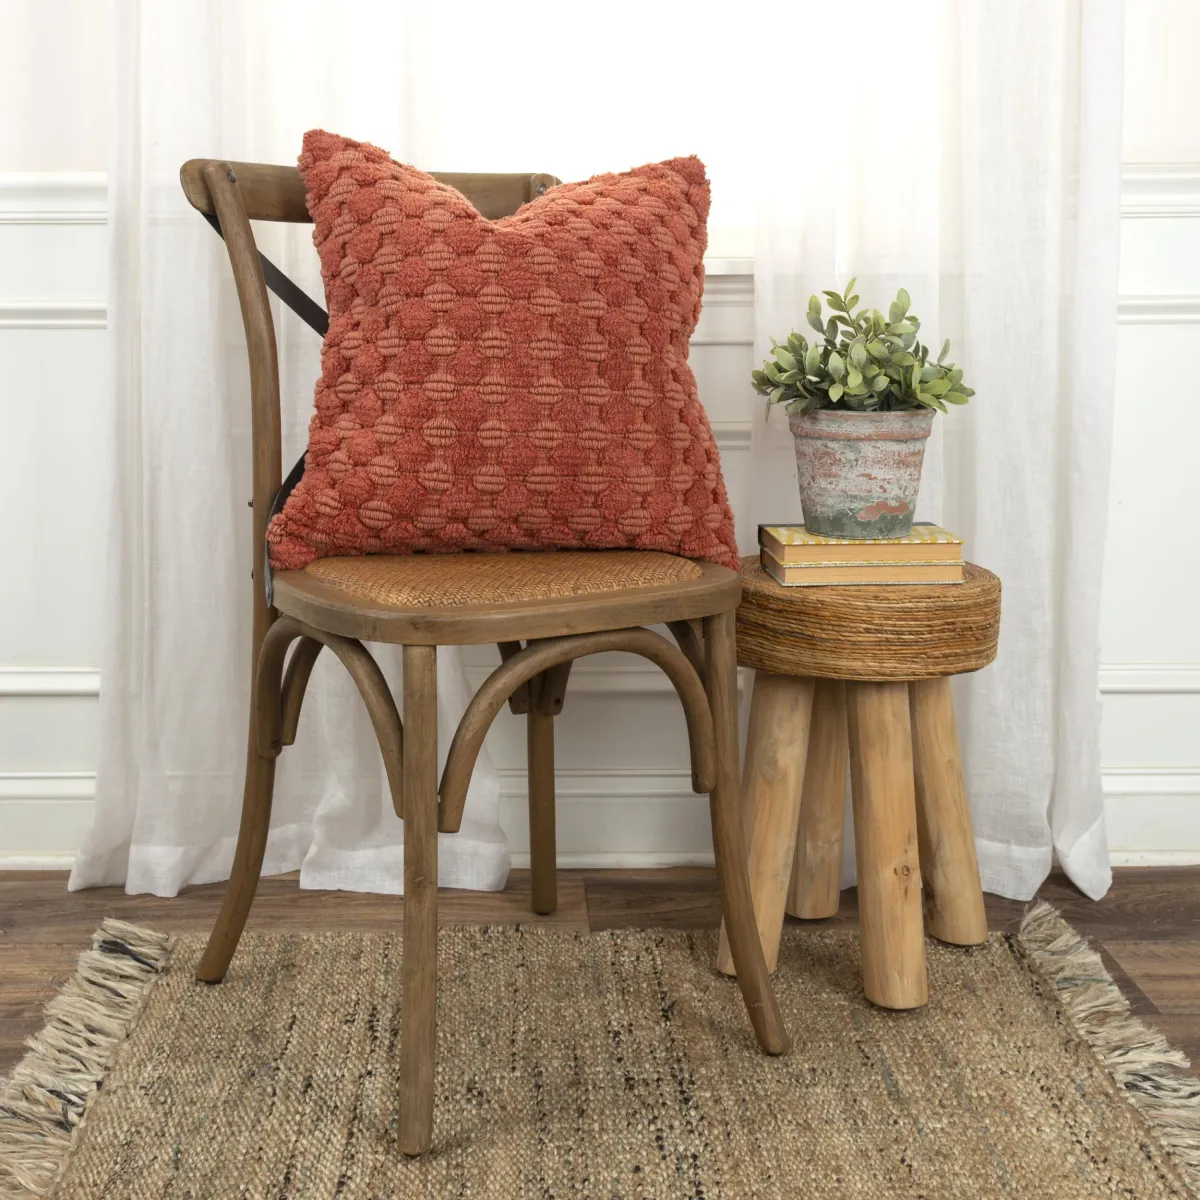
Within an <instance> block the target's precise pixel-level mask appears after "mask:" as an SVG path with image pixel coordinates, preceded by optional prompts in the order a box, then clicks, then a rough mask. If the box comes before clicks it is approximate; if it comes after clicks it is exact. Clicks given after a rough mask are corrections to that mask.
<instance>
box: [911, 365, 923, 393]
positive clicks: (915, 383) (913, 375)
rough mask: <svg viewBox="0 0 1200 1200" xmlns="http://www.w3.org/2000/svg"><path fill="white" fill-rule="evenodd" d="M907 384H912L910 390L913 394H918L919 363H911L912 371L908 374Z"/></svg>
mask: <svg viewBox="0 0 1200 1200" xmlns="http://www.w3.org/2000/svg"><path fill="white" fill-rule="evenodd" d="M909 382H910V383H911V384H912V390H913V391H914V392H920V390H921V366H920V364H919V363H913V368H912V371H911V373H910V374H909Z"/></svg>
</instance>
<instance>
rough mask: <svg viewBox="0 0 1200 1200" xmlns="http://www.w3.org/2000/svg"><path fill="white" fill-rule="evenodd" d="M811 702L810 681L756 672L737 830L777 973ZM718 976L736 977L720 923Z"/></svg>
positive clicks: (757, 916)
mask: <svg viewBox="0 0 1200 1200" xmlns="http://www.w3.org/2000/svg"><path fill="white" fill-rule="evenodd" d="M812 702H813V681H812V680H811V679H798V678H796V677H794V676H790V675H772V674H771V673H770V672H767V671H756V672H755V675H754V693H753V695H752V696H751V699H750V727H749V730H748V731H747V736H746V761H745V762H744V763H743V764H742V805H743V832H744V833H745V834H746V835H747V840H748V841H749V843H750V894H751V897H752V899H753V901H754V916H755V919H756V920H757V923H758V936H759V939H760V940H761V942H762V948H763V956H764V957H765V958H766V961H767V970H768V971H774V970H775V964H776V962H777V961H778V958H779V938H780V935H781V934H782V932H783V910H784V904H785V903H786V901H787V891H788V880H789V879H790V878H791V874H792V853H793V851H794V849H795V847H796V820H797V817H798V816H799V813H800V792H801V785H802V783H803V780H804V760H805V756H806V755H807V753H808V747H809V719H810V714H811V712H812ZM717 970H718V971H723V972H724V973H725V974H726V975H732V974H733V973H734V970H733V957H732V955H731V954H730V953H729V941H728V938H727V936H726V933H725V927H724V926H723V925H722V927H721V941H720V946H719V948H718V950H717Z"/></svg>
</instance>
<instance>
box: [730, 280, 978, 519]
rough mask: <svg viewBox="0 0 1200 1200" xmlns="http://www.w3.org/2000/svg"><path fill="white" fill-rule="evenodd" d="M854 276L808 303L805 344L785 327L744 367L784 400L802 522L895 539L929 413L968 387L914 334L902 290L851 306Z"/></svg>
mask: <svg viewBox="0 0 1200 1200" xmlns="http://www.w3.org/2000/svg"><path fill="white" fill-rule="evenodd" d="M854 282H855V281H854V280H853V279H852V280H850V282H849V283H848V284H847V285H846V290H845V291H844V292H843V293H840V294H839V293H838V292H830V291H826V292H824V293H823V295H824V296H825V299H826V301H827V302H828V304H829V308H830V310H831V312H830V315H829V317H828V318H826V317H825V316H824V313H823V305H822V303H821V300H820V298H819V297H817V296H813V297H811V299H810V300H809V302H808V323H809V325H811V326H812V328H813V329H814V330H815V331H816V333H817V337H815V338H813V340H812V343H811V344H810V343H809V341H808V339H807V338H805V337H803V336H802V335H800V334H798V333H796V332H794V331H793V332H792V333H790V334H789V335H788V338H787V341H786V342H784V343H778V342H776V341H775V340H774V339H773V338H772V339H771V349H772V357H771V358H768V359H767V360H766V362H764V363H763V365H762V369H761V370H759V371H754V372H752V375H751V378H752V380H753V382H754V388H755V391H757V392H758V393H759V394H760V395H763V396H766V397H767V413H768V415H769V414H770V411H771V408H770V406H771V405H772V404H782V405H784V407H785V408H786V409H787V412H788V424H789V426H790V428H791V431H792V435H793V436H794V437H795V439H796V470H797V475H798V478H799V483H800V505H801V507H802V508H803V510H804V525H805V528H806V529H808V530H809V531H810V532H812V533H818V534H823V535H825V536H828V537H846V538H894V537H904V536H905V535H906V534H907V533H909V532H910V531H911V529H912V519H913V510H914V509H915V507H916V503H917V489H918V487H919V485H920V482H921V463H922V460H923V459H924V457H925V441H926V439H927V438H928V437H929V432H930V430H931V429H932V427H933V418H934V416H935V415H936V414H937V412H939V411H940V412H946V411H947V408H946V406H947V405H948V404H966V402H967V400H968V399H969V398H970V397H971V396H973V395H974V394H975V393H974V392H973V391H972V390H971V389H970V388H969V387H966V386H965V385H964V384H963V381H962V374H963V373H962V371H961V370H959V368H958V367H956V366H955V365H954V363H952V362H947V361H946V356H947V354H949V353H950V342H949V341H948V340H947V341H946V343H945V344H944V345H943V346H942V352H941V354H939V355H938V356H937V359H936V360H931V359H930V356H929V350H928V348H927V347H925V346H924V345H922V344H921V342H919V341H918V340H917V331H918V330H919V329H920V328H921V322H920V320H919V319H918V318H917V317H916V316H915V315H914V314H912V313H910V312H909V297H908V293H907V292H906V291H905V290H904V289H903V288H901V289H900V291H899V292H898V293H897V294H896V299H895V300H893V301H892V303H891V304H890V305H889V306H888V315H887V317H886V319H885V318H884V316H883V314H882V313H880V312H879V310H878V309H874V308H871V309H867V308H862V309H859V310H858V311H857V312H855V311H854V309H855V305H857V304H858V299H859V298H858V297H857V296H855V295H853V291H854Z"/></svg>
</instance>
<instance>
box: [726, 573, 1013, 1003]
mask: <svg viewBox="0 0 1200 1200" xmlns="http://www.w3.org/2000/svg"><path fill="white" fill-rule="evenodd" d="M741 575H742V603H741V606H740V607H739V609H738V612H737V641H738V663H739V664H740V665H741V666H744V667H753V668H754V692H753V697H752V700H751V705H750V723H749V731H748V734H747V740H746V760H745V772H744V774H743V776H742V788H743V792H744V793H745V794H744V795H743V798H742V803H743V804H744V805H745V806H746V808H747V809H748V810H749V811H750V812H752V813H753V814H754V832H753V837H752V841H751V849H750V877H751V884H752V887H753V891H754V910H755V916H756V919H757V921H758V930H759V936H760V937H761V939H762V942H763V949H764V952H765V954H766V958H767V964H768V966H771V967H773V966H774V963H775V958H776V956H777V954H778V952H779V936H780V931H781V927H782V924H783V918H784V913H785V911H786V912H788V913H790V914H792V916H796V917H802V918H810V919H818V918H826V917H831V916H833V915H834V914H835V913H836V912H837V910H838V902H839V901H838V897H839V891H840V887H841V882H840V881H841V870H842V834H843V828H842V827H843V823H844V814H845V804H846V773H847V764H848V765H849V774H850V783H851V797H852V800H853V811H854V849H855V857H856V859H857V862H858V908H859V923H860V927H861V932H862V937H861V946H862V957H863V987H864V990H865V992H866V994H867V997H868V999H870V1000H872V1001H874V1002H875V1003H876V1004H880V1005H883V1006H885V1007H888V1008H915V1007H917V1006H918V1005H921V1004H923V1003H924V1002H925V998H926V994H927V984H926V977H925V941H924V935H925V930H926V929H928V931H929V932H930V933H931V934H933V936H934V937H936V938H939V939H940V940H942V941H946V942H952V943H955V944H957V945H964V946H970V945H976V944H978V943H979V942H982V941H983V940H984V939H985V938H986V937H987V920H986V918H985V915H984V908H983V892H982V889H981V888H980V884H979V866H978V863H977V861H976V856H975V841H974V836H973V834H972V830H971V816H970V810H969V808H968V806H967V793H966V787H965V784H964V782H963V773H962V764H961V762H960V759H959V750H958V733H957V731H956V729H955V724H954V707H953V705H952V703H951V698H950V681H949V676H951V675H957V674H961V673H962V672H965V671H977V670H979V669H980V668H981V667H985V666H987V664H988V663H990V662H991V661H992V660H993V659H994V658H995V657H996V648H997V644H998V641H999V635H1000V580H999V579H997V578H996V576H995V575H993V574H992V573H991V572H990V571H985V570H984V569H983V568H982V567H977V566H973V565H971V564H969V563H968V564H967V565H966V567H965V571H964V575H965V582H963V583H961V584H944V585H939V586H918V585H911V584H904V585H898V586H890V587H845V586H843V587H782V586H781V585H780V584H778V583H776V582H775V580H773V579H772V578H771V577H770V576H769V575H767V573H766V572H765V571H763V569H762V567H761V566H760V565H759V560H758V559H757V558H746V559H743V560H742V571H741ZM922 899H923V900H924V907H925V919H924V920H922V913H921V909H922ZM718 966H720V967H721V969H722V970H727V971H732V963H731V961H730V960H729V959H728V957H727V956H724V955H722V957H721V958H720V959H719V960H718Z"/></svg>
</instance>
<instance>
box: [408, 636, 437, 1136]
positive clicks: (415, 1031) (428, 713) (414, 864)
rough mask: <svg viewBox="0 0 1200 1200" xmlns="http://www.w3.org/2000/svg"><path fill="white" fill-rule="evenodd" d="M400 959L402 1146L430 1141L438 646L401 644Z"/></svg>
mask: <svg viewBox="0 0 1200 1200" xmlns="http://www.w3.org/2000/svg"><path fill="white" fill-rule="evenodd" d="M403 779H404V783H403V788H402V791H403V816H404V966H403V995H402V998H401V1025H400V1150H401V1152H402V1153H404V1154H409V1155H415V1154H424V1153H425V1151H426V1150H428V1149H429V1146H430V1143H431V1142H432V1140H433V1066H434V1053H435V1049H436V1035H437V885H438V834H437V816H438V794H437V786H438V784H437V649H436V647H434V646H405V647H404V775H403Z"/></svg>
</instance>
